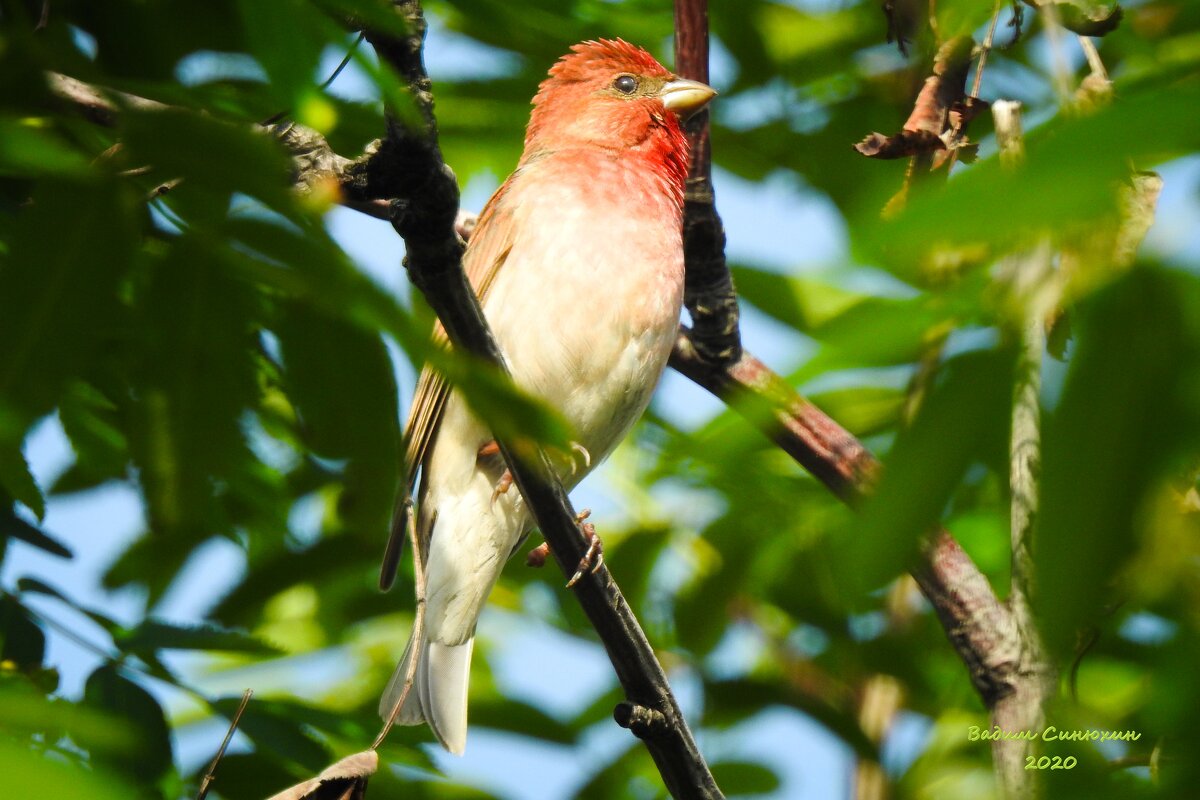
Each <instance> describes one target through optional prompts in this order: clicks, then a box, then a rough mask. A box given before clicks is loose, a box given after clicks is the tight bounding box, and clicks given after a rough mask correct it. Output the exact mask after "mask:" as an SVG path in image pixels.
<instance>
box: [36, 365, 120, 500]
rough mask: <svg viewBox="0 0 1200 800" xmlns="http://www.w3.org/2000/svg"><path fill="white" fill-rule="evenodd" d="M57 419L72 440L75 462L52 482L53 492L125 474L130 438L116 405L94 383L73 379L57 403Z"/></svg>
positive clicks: (80, 487)
mask: <svg viewBox="0 0 1200 800" xmlns="http://www.w3.org/2000/svg"><path fill="white" fill-rule="evenodd" d="M58 418H59V421H60V422H61V423H62V426H63V430H64V431H65V432H66V434H67V438H68V439H70V440H71V449H73V450H74V451H75V463H74V464H73V465H72V466H71V468H70V469H69V470H68V471H67V472H66V473H64V474H63V475H61V476H59V478H58V479H57V480H56V481H55V483H54V486H53V488H52V489H51V491H52V492H54V493H61V492H66V491H73V490H77V489H85V488H91V487H93V486H96V485H98V484H101V483H103V482H105V481H108V480H118V479H122V478H124V477H125V473H126V467H127V464H128V463H129V457H130V456H129V440H128V438H127V437H126V435H125V432H124V431H123V430H122V427H121V426H122V420H121V418H120V413H119V410H118V408H117V406H116V404H114V403H113V402H112V401H111V400H109V399H108V398H107V397H105V396H104V394H102V393H101V392H100V391H99V390H98V389H97V388H95V387H94V386H93V385H91V384H89V383H84V382H83V381H76V382H74V383H72V384H71V385H70V386H68V388H67V391H66V393H65V394H64V395H63V398H62V402H60V403H59V406H58Z"/></svg>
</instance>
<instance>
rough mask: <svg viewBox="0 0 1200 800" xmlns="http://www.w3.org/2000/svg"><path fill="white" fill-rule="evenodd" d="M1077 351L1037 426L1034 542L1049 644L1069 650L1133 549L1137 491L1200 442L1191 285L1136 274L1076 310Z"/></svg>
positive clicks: (1199, 356) (1197, 313) (1195, 291)
mask: <svg viewBox="0 0 1200 800" xmlns="http://www.w3.org/2000/svg"><path fill="white" fill-rule="evenodd" d="M1075 322H1076V323H1077V327H1076V332H1077V338H1076V341H1077V343H1078V344H1077V350H1076V353H1075V356H1074V358H1073V359H1072V363H1071V367H1070V372H1069V373H1068V375H1067V379H1066V383H1065V385H1064V387H1063V392H1062V400H1061V402H1060V403H1059V406H1058V408H1057V409H1056V410H1055V412H1054V413H1053V415H1051V416H1049V417H1048V418H1047V419H1046V421H1045V423H1044V428H1043V437H1042V442H1043V445H1042V484H1041V491H1040V495H1039V497H1040V499H1039V503H1040V508H1039V518H1038V525H1037V536H1036V539H1035V543H1036V544H1035V551H1034V561H1035V565H1036V570H1037V585H1038V586H1041V587H1054V588H1053V591H1041V592H1039V593H1038V598H1039V601H1040V602H1039V603H1038V604H1037V607H1038V609H1039V612H1040V614H1041V618H1042V620H1043V628H1044V633H1045V636H1046V639H1047V642H1048V643H1049V644H1050V645H1051V646H1052V647H1053V648H1054V649H1055V650H1057V651H1059V652H1066V651H1069V649H1070V648H1072V647H1073V646H1074V643H1075V636H1076V631H1077V630H1078V629H1079V628H1080V627H1081V626H1083V625H1085V624H1087V623H1089V622H1092V621H1094V620H1096V619H1097V618H1098V617H1099V616H1100V615H1102V614H1104V613H1105V611H1106V610H1107V606H1108V605H1109V604H1110V603H1111V602H1112V600H1113V599H1114V584H1113V581H1114V578H1115V577H1116V575H1117V574H1118V572H1119V571H1120V570H1121V568H1122V566H1123V565H1124V564H1126V563H1127V561H1128V559H1129V558H1130V556H1131V555H1132V554H1133V553H1134V551H1135V549H1136V547H1137V543H1138V541H1137V538H1136V535H1135V532H1136V531H1137V530H1138V527H1139V524H1145V523H1144V522H1140V521H1142V520H1144V519H1145V516H1144V515H1145V513H1146V511H1145V510H1144V508H1145V506H1144V504H1145V503H1146V502H1147V493H1148V492H1149V491H1150V490H1151V489H1152V487H1154V486H1155V485H1156V482H1157V481H1160V480H1162V479H1163V478H1165V477H1173V476H1174V473H1175V470H1176V469H1177V467H1178V461H1179V460H1181V459H1182V458H1185V457H1186V458H1190V457H1191V456H1190V454H1191V453H1192V452H1194V448H1195V446H1196V443H1197V441H1200V418H1198V417H1197V414H1196V411H1195V409H1196V405H1195V404H1196V397H1197V391H1196V385H1195V375H1196V370H1197V368H1198V367H1200V335H1198V331H1200V284H1198V283H1197V281H1196V280H1195V279H1194V278H1192V277H1183V276H1170V275H1167V274H1164V273H1162V272H1160V271H1157V270H1153V269H1135V270H1134V271H1133V272H1132V273H1130V274H1129V275H1128V276H1127V277H1126V278H1125V279H1123V280H1121V281H1120V282H1118V283H1116V284H1114V285H1112V286H1109V287H1108V288H1106V289H1105V290H1103V291H1102V292H1100V293H1098V294H1096V295H1095V296H1093V297H1092V298H1090V299H1089V300H1088V301H1087V302H1085V303H1083V304H1081V305H1080V306H1079V307H1078V313H1077V315H1076V316H1075Z"/></svg>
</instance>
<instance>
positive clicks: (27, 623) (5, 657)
mask: <svg viewBox="0 0 1200 800" xmlns="http://www.w3.org/2000/svg"><path fill="white" fill-rule="evenodd" d="M0 637H2V642H0V661H11V662H13V663H14V664H16V665H17V667H18V668H20V669H23V670H28V669H36V668H38V667H41V665H42V659H43V658H45V655H46V635H45V634H44V633H43V632H42V629H41V627H39V626H38V624H37V623H35V622H34V621H33V620H32V619H30V617H29V612H27V611H26V610H25V607H24V606H22V605H21V603H20V601H19V600H17V598H15V597H13V596H12V595H9V594H3V595H0Z"/></svg>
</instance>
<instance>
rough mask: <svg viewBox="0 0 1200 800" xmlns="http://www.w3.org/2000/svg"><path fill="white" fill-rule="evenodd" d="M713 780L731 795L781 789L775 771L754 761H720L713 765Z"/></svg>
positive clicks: (763, 792) (761, 792)
mask: <svg viewBox="0 0 1200 800" xmlns="http://www.w3.org/2000/svg"><path fill="white" fill-rule="evenodd" d="M712 774H713V778H714V779H715V780H716V782H717V785H718V786H720V787H721V790H722V791H723V792H725V793H726V794H730V795H739V796H741V795H756V794H766V793H768V792H774V791H775V790H777V789H778V788H779V785H780V782H779V776H778V775H776V774H775V772H774V770H772V769H770V768H769V767H766V766H763V765H762V764H758V763H755V762H753V761H718V762H717V763H715V764H713V765H712Z"/></svg>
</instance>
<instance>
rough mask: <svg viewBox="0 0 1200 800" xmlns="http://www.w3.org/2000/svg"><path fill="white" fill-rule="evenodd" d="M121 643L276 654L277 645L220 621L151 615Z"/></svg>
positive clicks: (145, 648) (133, 648)
mask: <svg viewBox="0 0 1200 800" xmlns="http://www.w3.org/2000/svg"><path fill="white" fill-rule="evenodd" d="M115 642H116V644H117V646H118V647H120V648H121V649H122V650H124V651H125V652H128V653H134V654H142V653H153V651H155V650H215V651H218V652H231V653H251V654H254V655H264V656H265V655H277V654H280V653H281V652H282V651H280V650H279V649H278V648H276V647H274V646H273V645H270V644H268V643H267V642H264V641H262V640H261V639H258V638H256V637H254V636H251V635H250V634H248V633H246V632H245V631H237V630H231V629H229V628H222V627H220V626H217V625H211V624H208V625H177V624H174V623H170V622H164V621H162V620H154V619H148V620H145V621H144V622H142V623H141V624H139V625H137V626H136V627H134V628H132V629H131V630H129V631H128V632H126V633H124V634H122V635H120V636H118V637H116V639H115Z"/></svg>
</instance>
